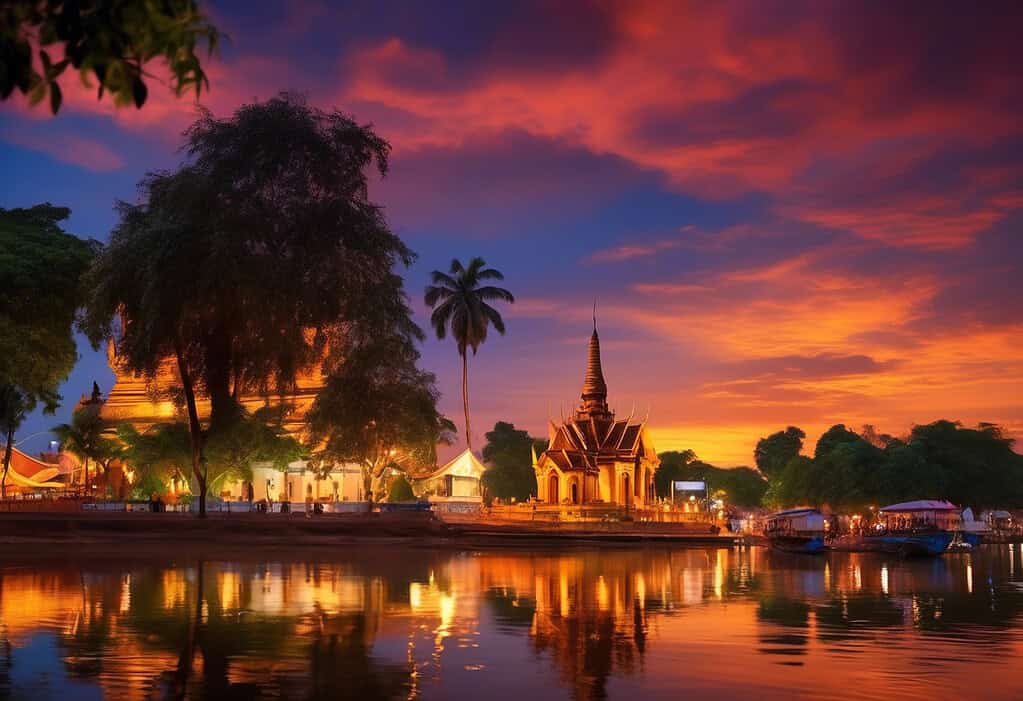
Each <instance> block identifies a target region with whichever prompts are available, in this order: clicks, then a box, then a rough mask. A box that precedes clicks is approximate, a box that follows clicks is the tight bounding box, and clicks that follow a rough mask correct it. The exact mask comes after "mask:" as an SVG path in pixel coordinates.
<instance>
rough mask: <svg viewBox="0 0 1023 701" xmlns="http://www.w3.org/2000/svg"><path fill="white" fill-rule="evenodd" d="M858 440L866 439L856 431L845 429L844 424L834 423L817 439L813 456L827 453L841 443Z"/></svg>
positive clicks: (857, 441)
mask: <svg viewBox="0 0 1023 701" xmlns="http://www.w3.org/2000/svg"><path fill="white" fill-rule="evenodd" d="M860 441H864V442H866V439H865V438H863V437H862V436H860V435H859V434H858V433H855V432H854V431H850V430H849V429H847V428H846V427H845V424H835V425H834V426H832V427H831V428H829V429H828V430H827V431H825V432H824V433H822V434H821V437H820V438H818V439H817V446H816V447H815V448H814V450H813V456H814V457H815V458H819V457H821V456H823V455H828V454H829V453H831V451H833V450H835V448H837V447H838V446H839V445H841V444H843V443H859V442H860Z"/></svg>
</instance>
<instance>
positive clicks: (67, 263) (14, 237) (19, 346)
mask: <svg viewBox="0 0 1023 701" xmlns="http://www.w3.org/2000/svg"><path fill="white" fill-rule="evenodd" d="M70 214H71V210H69V209H67V208H66V207H54V206H53V205H51V204H40V205H36V206H35V207H31V208H29V209H0V290H2V294H0V431H2V433H3V435H2V438H3V440H4V442H5V443H6V444H7V449H6V450H4V457H3V478H0V479H2V485H3V490H6V476H7V470H8V467H9V465H10V446H11V445H13V442H14V436H15V433H16V432H17V430H18V428H19V427H20V425H21V423H22V421H24V419H25V417H26V416H27V415H28V414H29V413H30V412H31V411H32V410H34V409H35V408H36V406H37V405H39V404H42V405H43V408H44V409H45V410H46V411H47V412H48V413H52V412H53V411H55V410H56V408H57V405H58V403H59V401H60V395H59V394H58V392H57V390H58V388H59V387H60V384H61V382H63V381H64V379H65V378H67V376H68V374H69V373H70V372H71V369H72V368H73V367H74V364H75V361H76V360H77V359H78V353H77V349H76V347H75V339H74V335H73V328H74V323H75V318H76V314H77V311H78V308H79V303H80V301H81V299H82V279H81V278H82V275H83V273H84V272H85V270H86V269H87V268H88V267H89V263H90V261H91V260H92V258H93V256H94V255H95V254H96V252H97V250H99V248H100V244H99V243H97V242H96V241H85V240H83V239H80V238H78V237H76V236H72V235H71V234H68V233H66V232H65V231H64V230H62V229H61V227H60V222H61V221H63V220H65V219H67V218H68V216H69V215H70Z"/></svg>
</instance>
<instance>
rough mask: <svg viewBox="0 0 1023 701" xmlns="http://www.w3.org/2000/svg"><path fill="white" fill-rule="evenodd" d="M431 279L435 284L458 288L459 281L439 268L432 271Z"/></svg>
mask: <svg viewBox="0 0 1023 701" xmlns="http://www.w3.org/2000/svg"><path fill="white" fill-rule="evenodd" d="M430 279H431V280H432V281H433V284H434V285H444V286H445V287H448V288H450V289H452V290H457V289H458V281H457V280H455V278H453V277H451V276H450V275H448V274H447V273H442V272H441V271H439V270H434V271H433V272H432V273H430Z"/></svg>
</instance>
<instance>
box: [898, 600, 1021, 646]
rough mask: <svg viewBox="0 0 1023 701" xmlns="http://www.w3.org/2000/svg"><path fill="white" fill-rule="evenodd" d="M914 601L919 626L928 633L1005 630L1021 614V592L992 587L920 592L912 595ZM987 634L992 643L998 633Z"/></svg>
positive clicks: (963, 638)
mask: <svg viewBox="0 0 1023 701" xmlns="http://www.w3.org/2000/svg"><path fill="white" fill-rule="evenodd" d="M913 604H914V611H915V614H916V615H915V616H914V620H915V623H916V625H917V626H918V627H920V628H921V629H922V630H924V631H927V632H940V633H946V634H947V633H955V634H957V635H959V634H965V633H968V632H975V631H976V629H977V628H987V629H991V630H992V631H998V630H1004V629H1007V628H1011V627H1012V625H1013V624H1014V622H1015V620H1016V619H1017V618H1019V617H1020V615H1021V614H1023V594H1020V593H1019V592H1014V591H1008V590H1001V589H991V588H984V589H980V590H979V591H975V592H974V593H973V594H948V595H945V596H937V595H932V594H919V595H916V596H914V597H913ZM956 637H957V636H952V637H950V639H952V640H954V639H956ZM987 637H989V638H990V639H991V641H992V643H993V642H995V641H996V640H997V639H998V638H999V637H1001V636H996V635H991V636H987ZM969 638H970V636H966V635H962V637H960V639H961V640H963V641H964V642H966V641H967V640H968V639H969Z"/></svg>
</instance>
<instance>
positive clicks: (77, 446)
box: [52, 404, 115, 495]
mask: <svg viewBox="0 0 1023 701" xmlns="http://www.w3.org/2000/svg"><path fill="white" fill-rule="evenodd" d="M104 428H105V427H104V425H103V419H102V418H101V417H100V407H99V405H98V404H86V405H85V406H83V407H81V408H79V409H77V410H75V413H74V414H73V415H72V416H71V423H69V424H60V425H59V426H54V427H53V429H52V430H53V432H54V433H55V434H57V438H58V440H60V448H61V450H63V451H66V452H68V453H71V454H72V455H74V456H76V457H78V458H79V459H81V460H82V468H83V470H84V472H85V474H84V476H83V480H82V483H83V485H84V487H85V493H86V494H87V495H88V493H89V461H90V460H93V461H94V462H96V463H97V465H100V466H102V467H103V468H104V470H105V469H106V468H107V466H108V465H109V461H110V459H111V458H113V457H114V455H115V448H114V442H113V441H111V440H110V439H108V438H105V437H104V436H103V429H104Z"/></svg>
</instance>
